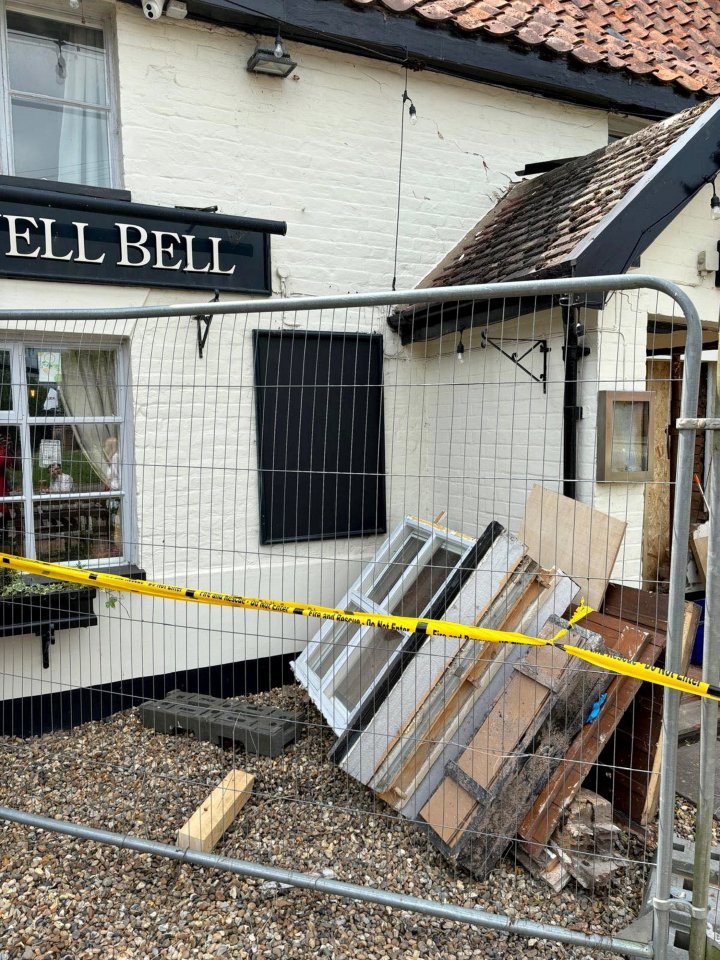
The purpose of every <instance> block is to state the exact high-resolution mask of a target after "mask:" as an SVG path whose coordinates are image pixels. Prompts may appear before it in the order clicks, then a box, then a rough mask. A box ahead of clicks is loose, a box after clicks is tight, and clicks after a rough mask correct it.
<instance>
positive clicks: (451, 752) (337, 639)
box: [294, 498, 692, 888]
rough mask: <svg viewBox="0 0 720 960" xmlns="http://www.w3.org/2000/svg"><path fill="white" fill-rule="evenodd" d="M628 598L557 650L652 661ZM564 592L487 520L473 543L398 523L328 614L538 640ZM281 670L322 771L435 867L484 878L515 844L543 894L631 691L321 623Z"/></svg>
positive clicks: (551, 657) (562, 584)
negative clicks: (296, 693) (405, 829)
mask: <svg viewBox="0 0 720 960" xmlns="http://www.w3.org/2000/svg"><path fill="white" fill-rule="evenodd" d="M560 499H561V500H563V499H564V498H560ZM620 536H621V534H620ZM619 542H620V541H619V539H617V545H618V547H619ZM613 559H614V556H613V557H612V558H610V559H609V560H606V563H607V564H608V569H609V566H611V565H612V561H613ZM581 577H582V573H581V574H580V577H579V578H578V579H580V578H581ZM623 589H629V588H623ZM635 594H637V595H638V596H639V595H640V594H642V595H643V597H644V598H647V597H648V596H650V595H648V594H643V592H642V591H635ZM635 594H633V595H631V594H630V593H628V594H626V595H625V596H626V608H622V609H621V608H618V599H617V597H618V595H617V594H613V595H612V597H611V600H612V603H614V605H615V606H611V608H610V610H611V613H608V612H606V613H593V614H591V615H590V616H589V617H587V618H586V619H584V620H583V623H582V626H575V627H573V628H572V632H573V636H572V637H571V642H573V643H575V644H576V645H578V646H585V647H587V648H590V649H595V650H602V649H605V648H606V647H607V648H608V649H612V650H614V651H617V652H620V653H622V654H623V655H625V656H628V657H631V658H637V659H639V660H641V661H644V662H646V663H655V662H656V661H657V660H658V657H660V656H661V655H662V652H663V650H664V643H665V636H664V632H663V630H662V629H660V628H659V629H656V630H652V629H650V628H649V626H647V625H645V626H643V624H642V623H637V622H636V623H632V622H630V610H629V606H628V604H631V603H633V602H637V603H640V602H641V601H640V600H638V599H637V596H635ZM578 595H579V588H578V583H577V582H576V581H575V580H573V579H572V578H571V577H570V576H568V575H567V574H565V573H563V572H562V571H561V570H555V569H544V568H542V567H541V566H540V565H539V563H537V562H536V561H535V560H533V559H531V557H530V556H528V551H527V547H526V546H525V544H524V543H523V542H522V541H521V540H520V539H519V538H518V537H515V536H513V535H512V534H509V533H507V532H506V531H505V530H504V529H503V528H502V527H501V526H500V525H499V524H497V523H496V524H491V525H490V526H489V527H488V528H487V530H485V532H484V533H483V535H482V536H481V537H480V538H479V539H478V540H474V539H473V538H469V537H467V536H465V535H463V534H458V533H455V532H453V531H450V530H447V529H446V528H444V527H442V526H440V525H438V524H437V523H434V524H431V523H428V522H426V521H420V520H417V519H415V518H406V519H405V521H404V523H403V524H402V525H401V526H400V527H398V528H397V530H395V531H394V532H393V534H391V536H390V537H389V538H388V541H387V542H386V543H385V544H384V545H383V547H382V548H381V550H380V551H379V552H378V554H377V555H376V557H375V558H374V560H373V561H372V562H371V563H370V564H367V565H366V566H365V567H364V569H363V572H362V574H361V576H360V577H359V579H358V581H356V583H355V584H354V585H353V587H352V588H351V589H350V591H349V592H348V594H347V595H346V597H345V598H344V599H343V600H342V601H341V605H342V606H344V607H346V608H349V609H369V610H374V611H378V612H390V613H396V614H404V615H408V616H418V617H433V618H442V617H444V618H445V619H448V620H450V621H455V622H460V623H467V624H476V625H480V626H485V627H489V628H494V629H499V630H512V631H518V632H521V633H526V634H528V635H531V636H532V635H535V636H552V635H554V634H555V633H556V632H557V631H558V630H559V629H561V627H562V626H563V625H566V621H563V620H561V619H560V618H561V617H562V616H563V614H566V612H567V611H568V609H569V608H571V606H572V603H573V601H576V600H577V598H578ZM628 598H629V599H628ZM643 602H644V603H645V608H644V612H645V617H646V619H647V618H648V617H650V612H649V606H648V603H649V601H647V599H645V600H644V601H643ZM616 608H617V609H616ZM623 613H626V614H627V619H625V620H624V619H622V616H621V614H623ZM611 614H612V615H611ZM638 619H639V620H641V619H642V617H638V618H636V620H638ZM663 626H664V624H663ZM691 627H692V624H690V622H688V624H687V628H688V631H689V630H690V629H691ZM294 669H295V672H296V675H297V676H298V679H299V680H300V682H301V683H303V684H304V685H305V686H306V687H307V688H308V691H309V693H310V695H311V697H312V698H313V700H314V701H315V702H316V704H317V705H318V707H319V708H320V710H321V711H322V712H323V714H324V716H325V718H326V719H327V720H328V722H329V723H330V724H331V726H332V727H333V728H334V729H335V731H336V733H337V734H338V740H337V742H336V744H335V746H334V747H333V750H332V752H331V757H332V759H333V760H334V761H335V762H336V763H337V764H338V765H339V766H340V767H341V768H342V769H343V770H345V771H346V772H347V773H348V774H349V775H350V776H352V777H354V778H355V779H357V780H359V781H360V782H362V783H364V784H366V785H368V786H369V787H371V788H372V789H373V790H374V791H375V793H376V794H378V795H379V796H380V797H381V798H382V799H383V800H385V801H386V802H387V803H388V804H389V805H390V806H391V807H393V808H394V809H396V810H397V811H398V812H399V813H401V814H402V815H403V816H406V817H409V818H411V819H413V820H415V821H416V822H418V823H419V824H421V825H423V827H424V828H425V829H426V830H427V832H428V834H429V835H430V837H431V838H432V839H433V842H434V843H435V844H436V845H437V846H438V847H439V848H440V849H441V850H442V852H443V853H444V854H445V855H446V856H447V857H448V858H449V859H451V860H453V861H454V862H457V863H458V864H460V865H462V866H464V867H466V868H467V869H469V870H471V871H472V872H473V873H474V874H475V875H477V876H485V875H487V873H488V871H489V870H490V869H492V868H493V866H495V864H496V863H497V861H498V859H499V858H500V857H501V856H502V854H503V852H504V851H505V849H506V848H507V847H508V845H509V844H510V843H512V841H513V839H514V838H516V837H517V838H518V843H517V850H518V855H519V857H520V859H521V860H522V861H523V862H524V863H525V864H526V865H527V866H528V867H529V868H531V869H532V870H533V871H534V872H536V873H539V874H540V875H541V876H544V877H545V879H547V880H548V882H550V883H551V884H553V885H554V886H556V887H558V888H559V887H560V886H562V883H564V882H565V881H566V879H567V876H568V874H567V870H566V869H565V866H566V864H565V862H564V861H563V858H562V856H561V855H559V852H558V850H557V848H554V847H553V842H552V834H553V831H554V830H555V828H556V827H557V826H558V824H559V823H560V820H561V816H562V811H563V810H564V809H566V807H567V804H568V803H569V802H570V800H571V799H572V798H573V797H574V796H575V795H576V793H577V792H578V790H579V789H580V787H581V786H582V783H583V780H584V779H585V777H586V775H587V773H588V772H589V770H590V769H591V768H592V767H593V765H594V764H595V762H596V761H597V759H598V756H599V754H600V752H601V750H602V748H603V746H605V745H606V744H607V743H608V740H609V738H610V737H611V736H612V733H613V731H614V730H615V728H616V727H617V724H618V722H619V721H620V719H621V717H622V716H623V714H624V712H625V711H626V710H627V708H628V706H629V705H630V703H631V702H632V701H633V698H634V697H635V695H636V694H637V692H638V689H639V687H640V685H639V684H638V683H637V682H636V681H632V680H629V679H628V678H622V677H615V678H613V677H612V676H611V675H610V674H608V673H606V672H604V671H599V670H595V669H593V668H590V667H588V665H587V664H584V663H582V662H580V661H578V660H577V659H575V658H569V657H567V656H566V655H565V654H564V653H563V652H562V651H560V650H558V649H556V648H555V649H553V648H550V647H545V648H538V647H532V646H524V645H522V644H514V643H507V644H503V643H484V644H483V643H478V642H476V641H467V640H466V641H463V640H460V639H455V638H447V637H428V636H427V635H425V634H415V635H412V636H410V635H408V634H405V633H402V632H400V631H389V632H387V631H386V632H381V631H375V630H374V629H372V628H370V629H369V630H364V629H355V628H350V629H348V625H345V624H334V623H329V624H326V625H324V626H323V628H322V629H321V630H320V631H319V633H318V635H317V636H316V637H315V638H314V640H313V641H312V642H311V643H310V644H309V645H308V648H307V650H306V651H304V652H303V654H302V655H301V656H300V657H299V658H298V660H297V661H296V663H295V665H294ZM348 691H352V696H348V695H347V693H348ZM603 692H606V693H607V698H606V700H605V701H604V703H603V704H602V706H601V707H600V709H599V714H598V716H597V718H596V719H595V720H594V721H593V722H592V723H586V720H587V717H588V713H589V711H590V709H591V708H592V707H593V705H594V704H598V703H599V701H600V696H601V694H602V693H603ZM653 723H654V721H653ZM653 730H655V726H653ZM653 746H654V747H655V748H656V747H657V737H655V740H654V744H650V746H649V748H648V749H650V748H651V747H653ZM648 762H650V761H648ZM650 779H651V778H650Z"/></svg>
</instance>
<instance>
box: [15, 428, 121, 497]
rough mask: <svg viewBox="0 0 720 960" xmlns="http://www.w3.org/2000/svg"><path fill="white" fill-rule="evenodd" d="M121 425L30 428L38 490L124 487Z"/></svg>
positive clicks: (94, 490)
mask: <svg viewBox="0 0 720 960" xmlns="http://www.w3.org/2000/svg"><path fill="white" fill-rule="evenodd" d="M118 434H119V431H118V427H117V424H114V423H82V424H81V423H77V424H63V425H58V426H53V425H51V424H44V425H43V426H37V427H31V428H30V441H31V446H32V470H33V492H34V493H102V492H103V491H105V490H108V491H110V490H120V487H121V461H120V443H119V439H118Z"/></svg>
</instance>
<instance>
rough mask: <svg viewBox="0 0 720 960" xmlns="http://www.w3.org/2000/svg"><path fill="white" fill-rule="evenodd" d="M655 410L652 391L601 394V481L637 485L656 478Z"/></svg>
mask: <svg viewBox="0 0 720 960" xmlns="http://www.w3.org/2000/svg"><path fill="white" fill-rule="evenodd" d="M653 429H654V426H653V408H652V394H651V393H649V392H645V391H643V392H639V391H625V390H600V391H599V393H598V422H597V474H596V477H597V479H598V480H615V481H620V482H622V483H636V482H637V481H639V480H652V479H653V467H654V463H653V459H654V458H653V454H654V447H653Z"/></svg>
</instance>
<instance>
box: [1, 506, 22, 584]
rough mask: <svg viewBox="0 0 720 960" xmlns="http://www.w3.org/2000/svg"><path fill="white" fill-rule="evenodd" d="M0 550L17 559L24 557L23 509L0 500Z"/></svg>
mask: <svg viewBox="0 0 720 960" xmlns="http://www.w3.org/2000/svg"><path fill="white" fill-rule="evenodd" d="M0 550H2V552H3V553H13V554H15V556H18V557H24V556H25V509H24V507H23V505H22V503H18V502H17V501H15V502H14V503H7V502H3V501H2V500H0ZM3 579H4V578H3ZM1 585H2V579H0V586H1Z"/></svg>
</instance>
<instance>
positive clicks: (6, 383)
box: [0, 350, 13, 410]
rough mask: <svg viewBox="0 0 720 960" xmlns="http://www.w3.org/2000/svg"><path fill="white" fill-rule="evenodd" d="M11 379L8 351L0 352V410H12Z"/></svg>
mask: <svg viewBox="0 0 720 960" xmlns="http://www.w3.org/2000/svg"><path fill="white" fill-rule="evenodd" d="M12 408H13V402H12V377H11V374H10V351H9V350H0V410H12Z"/></svg>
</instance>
